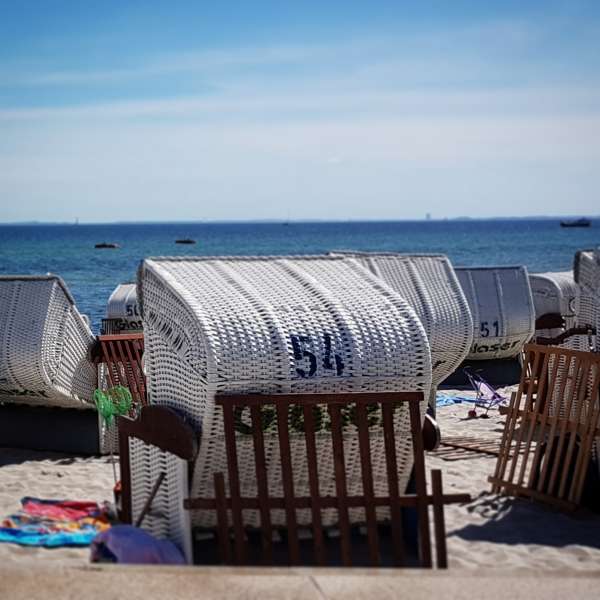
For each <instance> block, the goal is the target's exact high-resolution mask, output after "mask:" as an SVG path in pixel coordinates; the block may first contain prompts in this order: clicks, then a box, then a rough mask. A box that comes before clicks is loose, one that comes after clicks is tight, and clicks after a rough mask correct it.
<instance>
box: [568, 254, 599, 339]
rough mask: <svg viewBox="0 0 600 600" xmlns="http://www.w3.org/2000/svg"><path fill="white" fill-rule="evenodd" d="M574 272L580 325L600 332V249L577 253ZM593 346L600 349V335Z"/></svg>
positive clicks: (594, 337)
mask: <svg viewBox="0 0 600 600" xmlns="http://www.w3.org/2000/svg"><path fill="white" fill-rule="evenodd" d="M573 270H574V274H575V281H576V282H577V284H578V285H579V294H580V300H579V314H578V316H577V321H578V325H580V326H586V325H591V326H592V327H595V328H596V331H600V248H596V249H595V250H585V251H581V252H577V254H576V255H575V264H574V269H573ZM592 344H593V345H594V347H596V348H597V347H598V335H595V336H593V338H592ZM586 345H587V340H586ZM581 349H582V350H583V349H584V348H581Z"/></svg>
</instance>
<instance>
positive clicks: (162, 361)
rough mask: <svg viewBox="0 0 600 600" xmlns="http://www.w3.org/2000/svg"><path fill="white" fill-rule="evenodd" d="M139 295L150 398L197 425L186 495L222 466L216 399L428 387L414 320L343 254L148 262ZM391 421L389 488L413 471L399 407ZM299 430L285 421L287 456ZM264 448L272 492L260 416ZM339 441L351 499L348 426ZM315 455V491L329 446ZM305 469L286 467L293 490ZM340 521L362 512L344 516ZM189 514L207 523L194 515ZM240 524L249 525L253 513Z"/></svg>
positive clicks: (299, 440) (274, 464) (250, 467)
mask: <svg viewBox="0 0 600 600" xmlns="http://www.w3.org/2000/svg"><path fill="white" fill-rule="evenodd" d="M138 290H141V292H142V303H141V304H142V309H143V315H144V337H145V344H146V351H145V367H146V374H147V378H148V394H149V401H150V403H151V404H163V405H168V406H171V407H172V408H175V409H178V410H181V411H183V412H184V413H185V414H186V415H187V416H188V417H189V418H190V419H191V421H192V422H193V423H194V424H195V425H196V426H197V427H198V428H200V427H201V429H202V438H201V446H200V451H199V456H198V460H197V462H196V468H195V473H194V477H193V485H192V494H193V496H196V497H212V496H213V494H214V491H213V479H212V474H213V473H214V472H219V471H222V472H225V471H226V462H225V446H224V442H223V422H222V416H221V414H219V413H218V412H216V411H215V408H214V398H215V394H217V393H221V394H223V393H227V392H229V393H275V394H276V393H294V392H296V393H300V392H308V393H310V392H353V391H356V392H359V391H361V392H362V391H369V392H377V391H395V390H397V391H423V392H424V393H425V395H427V394H428V393H429V391H430V386H431V357H430V351H429V344H428V342H427V337H426V334H425V331H424V329H423V326H422V324H421V322H420V321H419V319H418V317H417V315H416V314H415V312H414V310H413V309H412V308H411V307H410V306H409V305H408V304H407V303H406V301H404V300H403V299H402V298H401V297H400V296H399V295H398V294H397V293H395V292H394V291H393V290H392V289H391V288H389V287H388V286H386V285H385V284H384V283H383V282H382V281H381V280H380V279H378V278H377V277H375V276H374V275H373V274H371V273H370V272H369V271H367V270H366V269H364V268H363V267H361V266H360V265H359V264H358V263H357V262H356V261H354V260H352V259H348V258H342V257H302V258H296V257H293V258H291V257H288V258H282V257H279V258H277V257H271V258H221V259H214V258H208V259H200V258H198V259H176V258H173V259H171V258H161V259H148V260H146V261H144V263H143V264H142V267H141V268H140V272H139V283H138ZM424 410H425V406H423V411H424ZM248 417H249V415H243V414H241V415H238V418H239V423H238V432H239V433H238V435H240V436H241V438H242V440H241V442H240V444H239V445H238V448H239V456H238V459H239V464H240V472H241V473H242V481H241V489H242V495H244V494H248V495H252V494H256V481H255V474H254V463H253V448H252V441H251V436H247V437H246V438H245V439H246V440H247V441H244V431H245V427H246V426H247V423H248V421H249V418H248ZM395 418H396V427H397V432H398V435H397V450H398V460H399V471H400V483H401V485H402V486H406V484H407V481H408V477H409V474H410V470H411V468H412V447H411V446H412V444H411V442H410V426H409V421H408V410H407V409H406V408H405V407H403V406H402V407H399V408H398V410H397V411H396V417H395ZM373 419H374V421H376V420H377V417H376V416H375V415H374V416H373ZM326 421H327V419H326V418H324V419H323V422H322V427H326V426H327V423H326ZM301 426H302V425H301V423H298V422H297V419H296V418H295V417H294V415H293V414H290V428H291V431H292V435H291V445H292V453H293V456H292V460H293V461H294V457H298V456H302V454H303V452H302V451H301V450H304V448H303V446H302V448H300V446H299V445H300V444H303V443H304V442H303V437H302V435H301V434H294V433H293V432H294V428H297V427H301ZM296 431H297V429H296ZM317 435H318V434H317ZM323 439H326V437H324V438H323ZM371 440H372V452H373V456H374V479H375V486H376V490H382V489H386V486H387V480H386V475H385V464H384V461H383V460H380V459H381V457H382V456H383V436H382V430H381V427H380V426H378V425H374V426H373V427H372V434H371ZM265 445H266V453H267V471H268V479H269V485H270V488H271V493H272V494H274V495H281V493H282V490H281V470H280V463H279V454H278V453H279V449H278V447H277V436H276V435H275V433H274V432H272V431H270V430H269V419H268V415H265ZM345 446H346V460H347V469H348V473H349V481H348V489H349V493H353V491H356V490H360V489H362V483H361V475H360V460H359V458H358V457H359V450H358V440H357V436H356V435H355V428H354V427H353V426H350V425H349V426H348V428H347V432H346V438H345ZM319 449H320V453H319V457H320V464H319V478H320V480H321V482H322V485H323V486H324V487H323V489H324V490H326V489H329V488H331V486H333V482H334V478H333V460H332V456H331V448H330V447H329V446H328V445H324V442H321V445H320V448H319ZM306 471H307V469H306V464H298V460H295V462H294V473H295V479H296V480H297V481H298V482H299V483H298V485H299V489H298V493H301V492H304V493H308V487H307V486H308V475H307V472H306ZM331 492H332V493H334V490H333V489H331ZM302 512H303V511H300V514H299V520H300V522H303V520H304V521H305V522H308V521H309V519H310V516H309V514H308V511H307V514H305V515H303V514H302ZM330 513H331V514H325V515H324V518H325V521H326V522H327V520H329V521H330V522H332V521H333V520H334V519H335V518H336V511H330ZM273 517H274V523H277V522H278V519H279V522H283V513H282V514H281V515H277V511H276V512H275V514H274V516H273ZM351 518H353V519H354V520H361V519H364V515H359V514H356V511H354V514H352V515H351ZM194 519H195V523H197V524H200V525H213V524H214V523H213V522H212V521H211V520H210V519H211V517H210V516H209V515H205V514H201V513H198V512H197V513H195V515H194ZM249 522H250V523H252V522H254V523H255V524H258V514H257V515H255V518H249Z"/></svg>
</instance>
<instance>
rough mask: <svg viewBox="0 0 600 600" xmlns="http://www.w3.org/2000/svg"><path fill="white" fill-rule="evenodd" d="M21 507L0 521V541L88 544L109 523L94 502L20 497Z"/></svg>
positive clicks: (103, 511) (46, 544) (48, 546)
mask: <svg viewBox="0 0 600 600" xmlns="http://www.w3.org/2000/svg"><path fill="white" fill-rule="evenodd" d="M21 505H22V508H21V510H20V511H19V512H18V513H16V514H14V515H11V516H10V517H7V518H6V519H4V520H3V521H2V522H1V523H0V542H12V543H14V544H21V545H23V546H44V547H47V548H57V547H60V546H89V545H90V543H91V542H92V540H93V539H94V538H95V537H96V536H97V535H98V533H100V532H102V531H105V530H106V529H108V528H109V527H110V523H109V522H108V518H107V511H106V509H105V508H103V507H101V506H99V505H98V504H97V503H96V502H77V501H72V500H44V499H41V498H30V497H26V498H22V499H21Z"/></svg>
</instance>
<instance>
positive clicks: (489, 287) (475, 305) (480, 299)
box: [455, 267, 535, 360]
mask: <svg viewBox="0 0 600 600" xmlns="http://www.w3.org/2000/svg"><path fill="white" fill-rule="evenodd" d="M455 270H456V275H457V277H458V280H459V281H460V284H461V286H462V288H463V290H464V292H465V295H466V297H467V301H468V303H469V307H470V309H471V315H472V316H473V329H474V335H473V345H472V346H471V350H470V352H469V354H468V356H467V358H468V359H470V360H487V359H497V358H511V357H514V356H517V355H518V354H519V352H520V351H521V350H522V348H523V346H524V345H525V344H526V343H527V342H528V341H529V340H530V339H531V337H532V336H533V334H534V332H535V309H534V306H533V298H532V295H531V286H530V284H529V277H528V274H527V268H526V267H456V268H455Z"/></svg>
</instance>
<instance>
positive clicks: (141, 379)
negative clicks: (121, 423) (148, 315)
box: [97, 333, 147, 406]
mask: <svg viewBox="0 0 600 600" xmlns="http://www.w3.org/2000/svg"><path fill="white" fill-rule="evenodd" d="M98 343H99V348H98V351H97V361H98V362H100V363H102V364H103V365H104V367H105V376H106V383H107V384H108V386H109V387H114V386H117V385H122V386H124V387H126V388H129V391H130V392H131V395H132V397H133V401H134V403H136V404H138V405H141V406H144V405H146V404H147V395H146V376H145V375H144V371H143V369H142V356H143V354H144V334H143V333H128V334H118V335H117V334H115V335H101V336H99V337H98Z"/></svg>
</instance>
